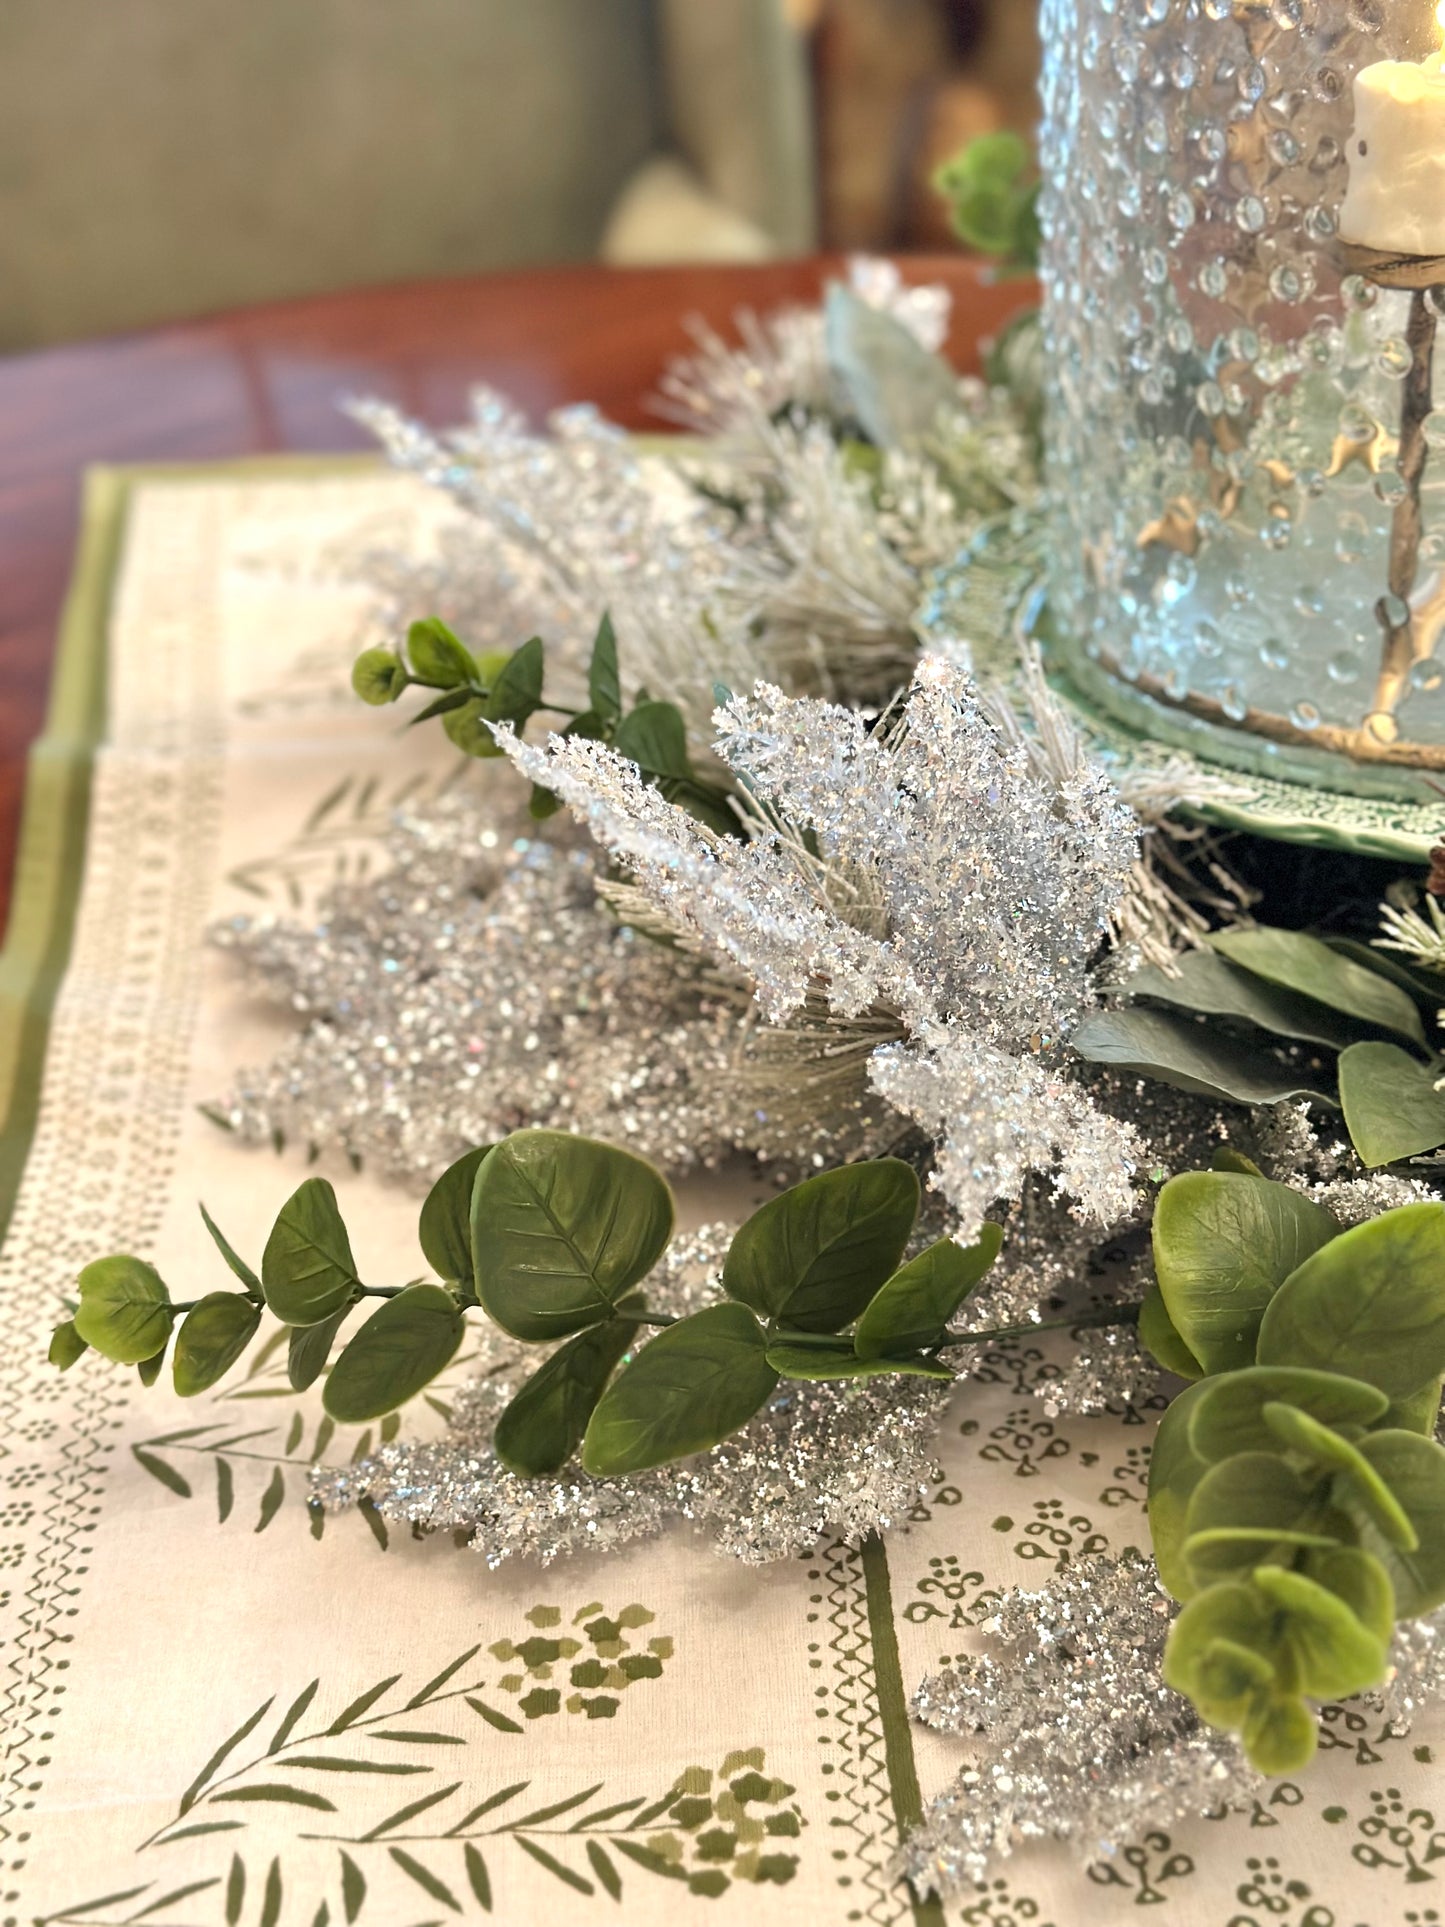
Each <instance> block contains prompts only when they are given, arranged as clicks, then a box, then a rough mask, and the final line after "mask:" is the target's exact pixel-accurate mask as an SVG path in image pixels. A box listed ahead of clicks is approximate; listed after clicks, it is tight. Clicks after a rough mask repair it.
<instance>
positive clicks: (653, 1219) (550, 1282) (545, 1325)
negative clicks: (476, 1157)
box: [472, 1131, 673, 1339]
mask: <svg viewBox="0 0 1445 1927" xmlns="http://www.w3.org/2000/svg"><path fill="white" fill-rule="evenodd" d="M672 1226H673V1203H672V1193H671V1192H670V1191H669V1190H668V1188H667V1186H666V1184H665V1183H664V1182H663V1180H662V1178H661V1177H659V1175H658V1173H657V1172H656V1171H655V1170H654V1169H653V1167H652V1166H651V1165H650V1164H647V1163H645V1162H644V1161H643V1159H641V1158H639V1157H634V1156H633V1155H632V1153H631V1152H630V1151H620V1150H618V1149H617V1148H616V1146H614V1145H611V1144H600V1143H598V1142H597V1141H596V1140H595V1139H593V1138H585V1137H573V1136H570V1135H569V1134H568V1133H567V1132H565V1131H516V1132H514V1133H513V1134H512V1136H511V1137H509V1138H507V1139H505V1140H504V1142H503V1143H501V1144H499V1145H498V1146H497V1148H496V1150H494V1151H493V1153H492V1155H491V1156H490V1157H489V1158H488V1159H487V1160H486V1162H485V1163H484V1164H483V1165H482V1167H481V1170H480V1171H479V1173H478V1174H477V1179H476V1184H475V1187H474V1189H473V1193H472V1257H473V1262H474V1264H475V1266H476V1282H477V1291H478V1295H479V1297H480V1299H481V1302H482V1304H483V1305H484V1306H485V1307H486V1310H487V1311H488V1313H489V1314H490V1315H491V1316H492V1317H493V1318H494V1319H495V1320H496V1321H497V1323H498V1324H499V1325H500V1326H501V1327H502V1329H503V1330H504V1331H508V1332H510V1333H511V1334H512V1335H513V1337H515V1338H524V1339H548V1338H566V1337H569V1336H570V1335H571V1334H572V1333H573V1332H576V1331H582V1330H584V1329H585V1328H586V1327H587V1326H588V1325H595V1324H599V1323H600V1322H601V1321H602V1320H604V1319H606V1318H608V1317H610V1316H611V1314H612V1311H613V1308H614V1307H615V1306H616V1305H617V1303H618V1302H619V1300H620V1299H621V1298H623V1297H624V1296H625V1294H626V1293H627V1292H628V1291H630V1290H631V1288H632V1287H633V1286H634V1285H635V1284H637V1283H638V1282H639V1281H640V1280H641V1279H643V1278H644V1277H645V1276H646V1275H647V1273H648V1272H649V1271H651V1269H652V1267H653V1266H654V1265H655V1264H656V1263H657V1261H658V1259H659V1258H660V1257H661V1256H662V1254H663V1252H664V1251H665V1250H666V1249H667V1243H668V1239H669V1238H670V1237H671V1236H672Z"/></svg>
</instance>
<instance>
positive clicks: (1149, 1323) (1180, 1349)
mask: <svg viewBox="0 0 1445 1927" xmlns="http://www.w3.org/2000/svg"><path fill="white" fill-rule="evenodd" d="M1139 1341H1140V1343H1141V1344H1142V1345H1143V1346H1144V1348H1145V1350H1146V1351H1148V1352H1149V1353H1150V1354H1151V1355H1152V1356H1153V1357H1154V1358H1155V1359H1156V1360H1157V1361H1158V1362H1159V1364H1161V1365H1162V1366H1163V1367H1164V1369H1165V1371H1166V1372H1174V1373H1176V1374H1177V1375H1178V1377H1180V1378H1188V1379H1196V1378H1203V1376H1204V1367H1203V1366H1202V1365H1201V1364H1200V1362H1199V1360H1198V1359H1197V1358H1196V1357H1195V1356H1194V1354H1193V1352H1192V1351H1190V1349H1189V1347H1188V1346H1187V1345H1186V1344H1185V1342H1184V1340H1183V1339H1182V1338H1181V1337H1180V1336H1179V1334H1178V1332H1177V1331H1176V1330H1175V1329H1174V1320H1173V1319H1172V1318H1171V1317H1170V1316H1169V1307H1168V1306H1167V1305H1166V1304H1165V1302H1164V1294H1163V1292H1162V1291H1160V1289H1159V1287H1158V1285H1157V1284H1156V1285H1151V1286H1150V1287H1149V1289H1148V1291H1146V1292H1145V1294H1144V1302H1143V1304H1142V1305H1140V1307H1139Z"/></svg>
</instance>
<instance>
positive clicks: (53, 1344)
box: [47, 1318, 90, 1372]
mask: <svg viewBox="0 0 1445 1927" xmlns="http://www.w3.org/2000/svg"><path fill="white" fill-rule="evenodd" d="M89 1350H90V1347H89V1345H87V1344H86V1342H85V1340H84V1339H83V1338H82V1337H81V1335H80V1333H79V1332H78V1331H77V1330H76V1329H75V1320H74V1319H73V1318H67V1319H66V1320H65V1321H64V1323H63V1324H59V1325H57V1326H56V1327H55V1330H54V1331H53V1332H52V1333H51V1334H50V1350H49V1352H48V1353H47V1356H48V1358H49V1360H50V1362H51V1364H52V1365H54V1366H56V1367H57V1368H58V1369H59V1370H60V1371H62V1372H68V1371H69V1370H70V1368H71V1366H72V1365H73V1364H75V1362H76V1360H77V1359H80V1358H84V1356H85V1354H86V1353H87V1352H88V1351H89Z"/></svg>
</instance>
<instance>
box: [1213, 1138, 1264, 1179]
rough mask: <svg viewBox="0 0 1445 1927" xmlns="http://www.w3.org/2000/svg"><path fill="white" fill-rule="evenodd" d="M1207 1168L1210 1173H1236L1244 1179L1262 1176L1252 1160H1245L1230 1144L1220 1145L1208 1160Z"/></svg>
mask: <svg viewBox="0 0 1445 1927" xmlns="http://www.w3.org/2000/svg"><path fill="white" fill-rule="evenodd" d="M1209 1168H1210V1170H1211V1171H1236V1172H1238V1173H1239V1175H1240V1176H1241V1177H1246V1178H1262V1177H1263V1176H1264V1172H1263V1171H1261V1170H1260V1168H1259V1166H1258V1165H1257V1164H1256V1163H1255V1161H1254V1159H1253V1158H1247V1157H1246V1156H1245V1155H1244V1153H1243V1151H1236V1150H1235V1148H1234V1146H1233V1145H1232V1144H1221V1145H1220V1147H1219V1149H1218V1150H1217V1151H1216V1152H1215V1153H1214V1156H1213V1157H1212V1158H1211V1159H1210V1160H1209Z"/></svg>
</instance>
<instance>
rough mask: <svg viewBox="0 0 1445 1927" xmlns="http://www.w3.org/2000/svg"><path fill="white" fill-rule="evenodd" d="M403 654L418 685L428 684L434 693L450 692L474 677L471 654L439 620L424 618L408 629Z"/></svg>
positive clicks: (438, 617) (475, 673) (432, 617)
mask: <svg viewBox="0 0 1445 1927" xmlns="http://www.w3.org/2000/svg"><path fill="white" fill-rule="evenodd" d="M406 653H407V655H408V657H409V658H410V659H411V666H412V671H413V673H414V675H415V676H416V678H417V680H418V682H424V683H430V684H431V685H432V687H433V688H436V689H451V688H454V687H455V686H456V685H457V684H458V683H466V682H472V681H474V680H475V678H476V676H477V664H476V660H475V658H474V657H473V655H472V652H471V650H470V649H468V648H467V647H466V645H465V644H464V643H463V642H462V641H461V639H460V637H458V636H457V635H455V634H454V633H453V632H452V631H451V630H450V629H449V628H448V627H447V625H446V624H445V623H444V622H443V621H442V619H441V617H440V616H426V617H424V618H423V619H422V620H421V621H420V622H414V623H413V624H412V625H411V627H410V629H408V630H407V632H406Z"/></svg>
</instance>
